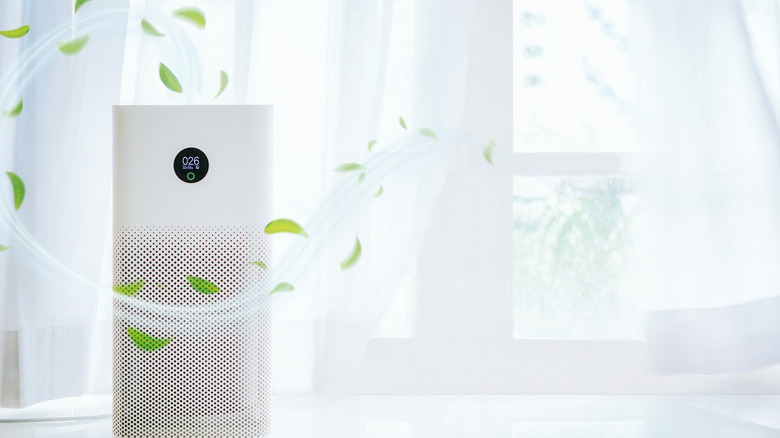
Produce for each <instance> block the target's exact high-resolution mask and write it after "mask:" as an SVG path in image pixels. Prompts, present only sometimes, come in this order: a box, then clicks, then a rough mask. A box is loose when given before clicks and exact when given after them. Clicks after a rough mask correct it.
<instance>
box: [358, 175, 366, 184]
mask: <svg viewBox="0 0 780 438" xmlns="http://www.w3.org/2000/svg"><path fill="white" fill-rule="evenodd" d="M365 180H366V172H360V175H358V180H357V183H358V184H360V183H362V182H363V181H365Z"/></svg>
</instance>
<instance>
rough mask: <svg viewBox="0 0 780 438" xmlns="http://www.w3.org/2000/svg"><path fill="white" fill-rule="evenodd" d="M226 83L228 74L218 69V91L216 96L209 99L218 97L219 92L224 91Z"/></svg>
mask: <svg viewBox="0 0 780 438" xmlns="http://www.w3.org/2000/svg"><path fill="white" fill-rule="evenodd" d="M227 84H228V74H227V72H225V70H220V71H219V93H217V95H216V96H214V97H213V98H212V99H211V100H214V99H216V98H218V97H219V95H220V94H222V92H223V91H225V87H227Z"/></svg>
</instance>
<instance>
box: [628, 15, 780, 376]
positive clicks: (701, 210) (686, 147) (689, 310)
mask: <svg viewBox="0 0 780 438" xmlns="http://www.w3.org/2000/svg"><path fill="white" fill-rule="evenodd" d="M745 5H747V6H750V7H754V6H759V7H766V8H765V9H767V10H765V11H764V12H762V13H761V14H767V15H766V17H767V18H769V19H771V18H772V17H773V18H774V20H775V21H774V26H771V25H770V26H769V30H770V31H775V32H776V30H777V26H776V25H777V21H776V20H777V10H776V8H777V3H776V2H773V1H767V2H762V1H757V2H753V1H751V2H743V3H742V4H740V3H739V2H737V1H736V0H716V1H685V2H677V1H665V0H664V1H639V2H634V4H633V6H634V11H633V23H632V25H633V27H634V29H635V35H634V41H633V42H632V44H633V46H632V50H634V53H635V56H634V59H635V61H636V64H635V66H636V74H637V84H638V94H637V95H638V113H637V116H636V120H637V123H638V126H639V138H640V139H641V140H640V142H641V144H642V152H643V154H644V155H643V158H644V160H645V164H646V166H644V168H643V172H642V176H643V177H644V178H643V180H642V181H643V189H644V193H643V196H644V206H643V210H644V214H645V217H646V218H647V222H646V225H647V231H648V234H647V236H646V237H647V241H646V249H647V250H648V255H649V257H648V260H649V267H650V269H649V270H648V274H649V275H648V276H647V278H648V283H649V284H650V285H651V287H650V288H649V293H648V295H647V300H646V304H647V306H648V308H649V309H651V310H652V311H651V312H650V314H649V319H648V329H649V330H648V340H649V342H650V344H651V346H652V347H653V350H652V351H653V353H654V355H653V361H654V365H655V368H656V369H657V370H659V371H662V372H676V373H730V372H737V371H744V370H748V369H753V368H757V367H763V366H767V365H770V364H774V363H777V362H779V361H780V322H779V321H780V319H779V318H778V315H779V314H780V269H778V266H780V227H779V226H778V224H780V197H779V195H780V130H778V124H777V120H778V118H777V114H775V113H774V112H773V107H772V103H774V104H775V105H777V101H776V100H775V101H774V102H772V101H771V96H772V95H771V94H770V93H771V92H772V90H774V89H775V88H776V87H775V86H776V81H777V78H776V77H775V74H772V75H770V76H765V77H764V78H762V77H761V74H760V70H759V67H760V66H761V61H766V59H760V57H759V56H758V55H761V54H762V52H761V50H762V49H764V48H765V47H767V46H768V47H774V48H775V49H776V47H777V40H776V39H774V40H771V39H765V38H766V37H767V36H772V35H771V33H770V34H769V35H767V34H766V33H760V34H759V38H758V39H756V38H754V39H753V40H751V35H750V34H749V33H748V29H747V27H746V14H745V9H744V8H743V6H745ZM770 24H771V22H770ZM753 36H754V37H755V36H756V35H753ZM775 36H776V35H775ZM762 38H763V39H762ZM770 55H771V56H772V58H770V59H769V61H770V63H769V65H770V66H771V67H772V69H776V63H774V62H771V61H775V62H776V61H777V58H776V55H775V54H774V53H772V52H770ZM769 71H770V72H773V73H776V70H769ZM774 97H775V98H777V96H776V95H775V96H774Z"/></svg>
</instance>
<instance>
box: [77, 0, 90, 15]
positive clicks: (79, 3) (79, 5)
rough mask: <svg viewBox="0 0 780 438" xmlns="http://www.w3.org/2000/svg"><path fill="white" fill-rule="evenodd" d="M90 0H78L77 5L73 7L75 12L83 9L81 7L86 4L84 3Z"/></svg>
mask: <svg viewBox="0 0 780 438" xmlns="http://www.w3.org/2000/svg"><path fill="white" fill-rule="evenodd" d="M88 1H91V0H76V6H75V7H74V8H73V13H74V14H75V13H76V12H78V11H79V9H81V7H82V6H84V3H86V2H88Z"/></svg>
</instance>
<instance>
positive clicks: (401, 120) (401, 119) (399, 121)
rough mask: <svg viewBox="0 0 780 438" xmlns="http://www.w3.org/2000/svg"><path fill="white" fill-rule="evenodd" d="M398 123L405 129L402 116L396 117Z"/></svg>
mask: <svg viewBox="0 0 780 438" xmlns="http://www.w3.org/2000/svg"><path fill="white" fill-rule="evenodd" d="M398 123H400V124H401V127H402V128H404V129H406V122H404V118H403V117H399V118H398Z"/></svg>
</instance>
